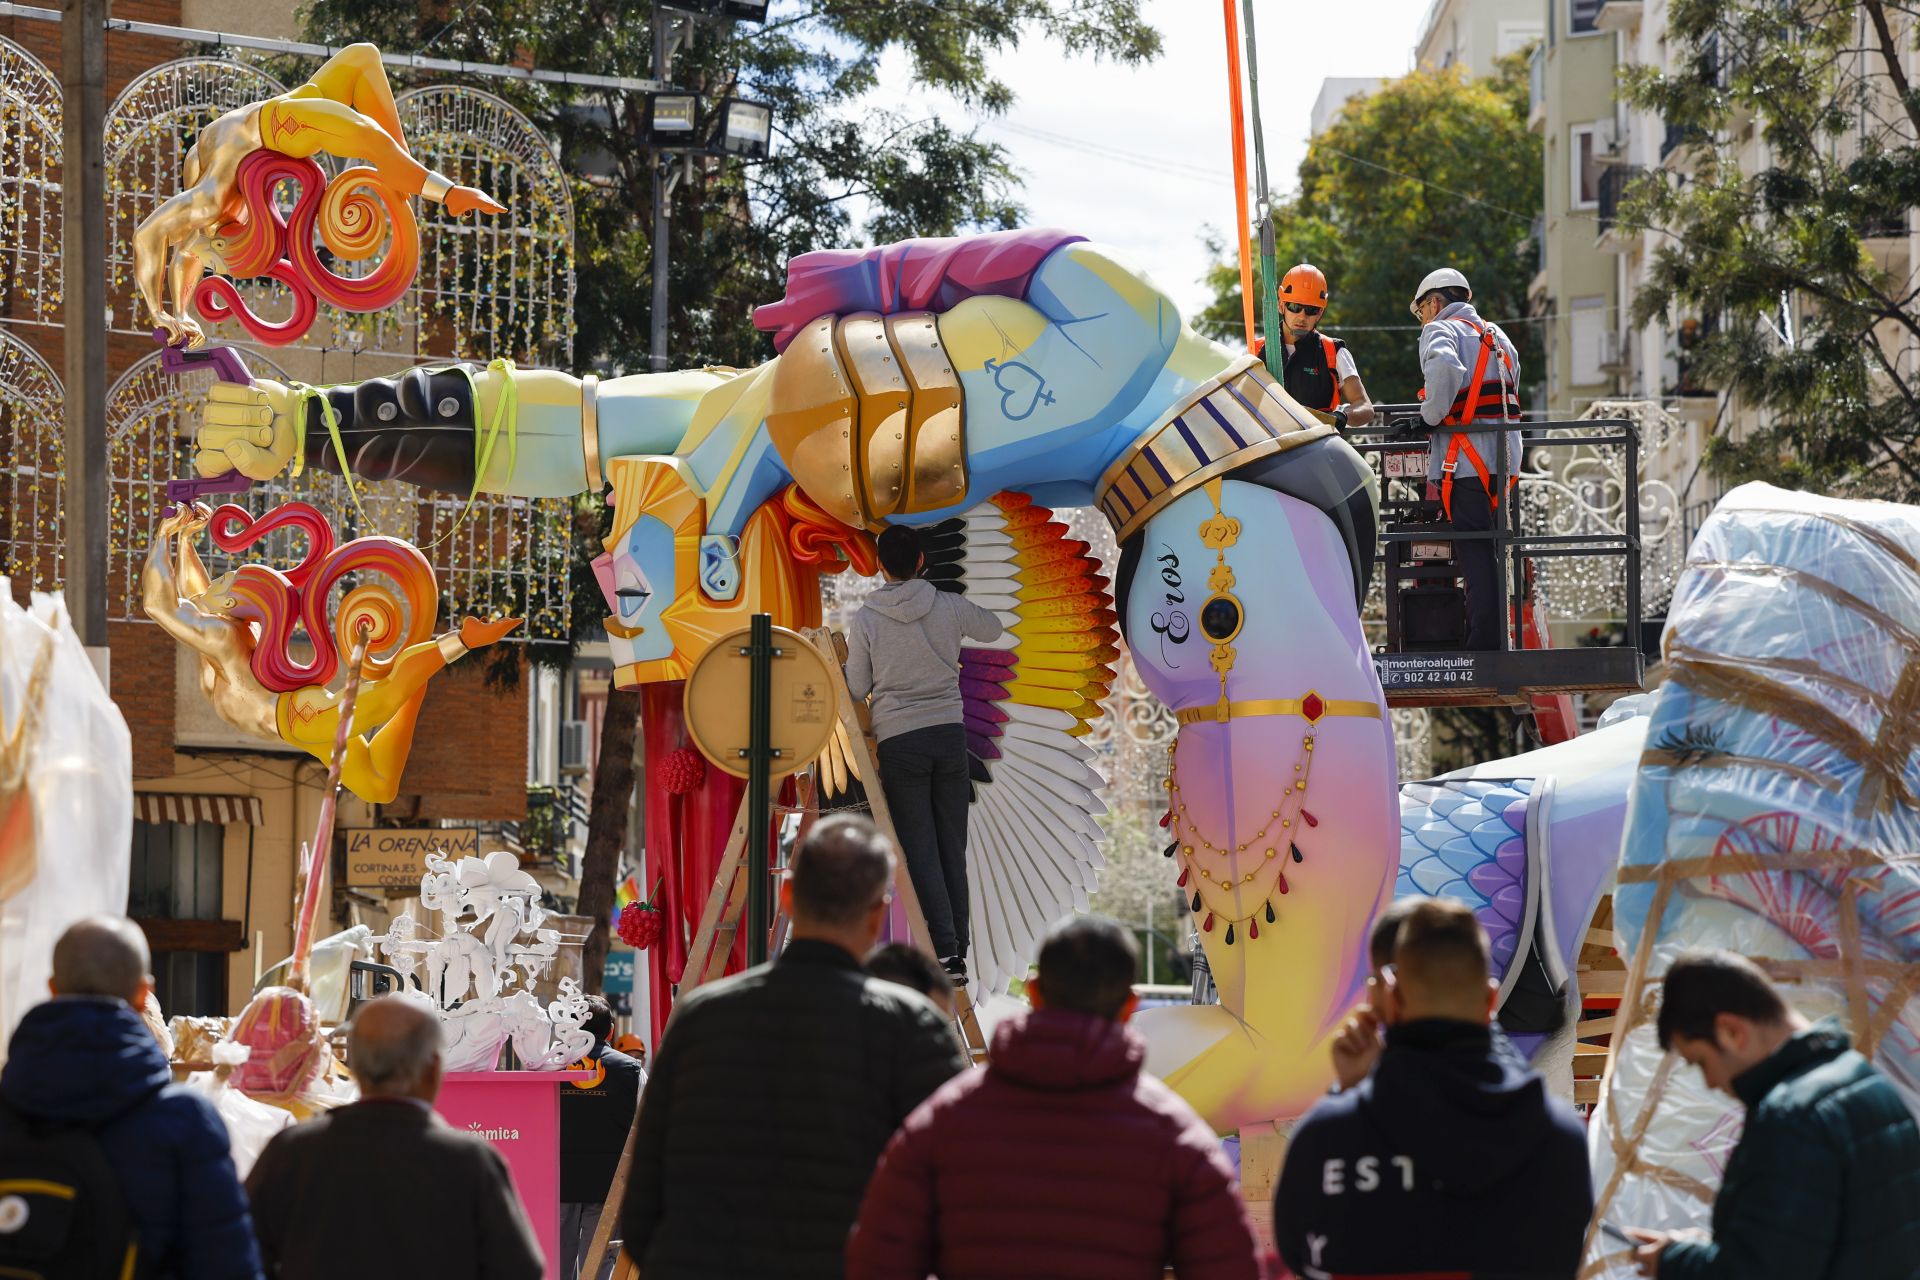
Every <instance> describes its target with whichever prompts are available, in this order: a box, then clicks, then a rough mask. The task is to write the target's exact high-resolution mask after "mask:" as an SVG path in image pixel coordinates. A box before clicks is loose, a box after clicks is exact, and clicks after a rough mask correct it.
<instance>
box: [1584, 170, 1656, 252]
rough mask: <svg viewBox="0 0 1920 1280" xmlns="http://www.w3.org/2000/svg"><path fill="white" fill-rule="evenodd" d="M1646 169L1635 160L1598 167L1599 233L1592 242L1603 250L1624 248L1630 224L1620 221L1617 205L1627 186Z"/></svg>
mask: <svg viewBox="0 0 1920 1280" xmlns="http://www.w3.org/2000/svg"><path fill="white" fill-rule="evenodd" d="M1645 172H1646V170H1645V169H1643V168H1641V167H1640V166H1639V165H1637V164H1616V165H1610V166H1608V167H1607V168H1606V169H1604V170H1602V171H1601V174H1600V193H1599V194H1600V202H1599V206H1598V208H1597V209H1596V211H1595V213H1596V221H1597V223H1598V226H1599V235H1598V237H1597V238H1596V240H1595V245H1596V247H1597V248H1599V249H1601V250H1602V251H1604V252H1607V253H1620V252H1622V251H1623V250H1625V249H1626V247H1627V241H1628V239H1629V238H1630V235H1631V228H1628V227H1625V226H1623V225H1622V224H1621V222H1620V205H1621V202H1622V200H1624V199H1625V197H1626V195H1627V192H1628V190H1629V188H1631V187H1632V186H1633V184H1634V182H1635V181H1636V180H1637V179H1638V178H1639V177H1640V176H1641V175H1642V174H1644V173H1645Z"/></svg>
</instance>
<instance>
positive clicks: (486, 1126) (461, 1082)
mask: <svg viewBox="0 0 1920 1280" xmlns="http://www.w3.org/2000/svg"><path fill="white" fill-rule="evenodd" d="M591 1079H593V1075H592V1073H591V1072H586V1071H450V1072H448V1073H447V1076H446V1079H445V1081H444V1082H443V1083H442V1084H441V1086H440V1100H439V1101H438V1102H436V1103H435V1104H434V1109H435V1110H436V1111H438V1112H439V1113H440V1118H441V1119H443V1120H445V1121H446V1122H447V1123H448V1124H450V1125H452V1126H453V1127H454V1128H456V1129H459V1130H460V1131H461V1132H463V1133H473V1134H478V1135H479V1136H481V1137H483V1138H485V1139H486V1140H487V1141H488V1142H490V1143H492V1144H493V1146H494V1148H495V1149H496V1150H498V1151H499V1152H500V1154H501V1155H503V1156H505V1157H506V1160H507V1167H508V1168H509V1169H511V1170H513V1184H514V1188H515V1189H516V1190H517V1191H519V1193H520V1203H521V1205H522V1206H523V1207H524V1208H525V1209H526V1211H527V1217H528V1218H529V1219H530V1220H531V1221H532V1222H533V1231H534V1234H535V1235H536V1236H538V1237H539V1238H540V1249H541V1252H543V1253H545V1254H546V1257H547V1275H548V1276H549V1277H552V1276H557V1275H559V1274H560V1090H561V1089H562V1088H564V1087H565V1086H567V1085H568V1084H571V1083H572V1082H573V1081H575V1080H591Z"/></svg>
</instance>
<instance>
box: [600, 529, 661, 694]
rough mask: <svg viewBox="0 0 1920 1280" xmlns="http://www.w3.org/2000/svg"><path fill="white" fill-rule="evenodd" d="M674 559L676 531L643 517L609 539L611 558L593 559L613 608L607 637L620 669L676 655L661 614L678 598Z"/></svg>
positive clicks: (616, 664)
mask: <svg viewBox="0 0 1920 1280" xmlns="http://www.w3.org/2000/svg"><path fill="white" fill-rule="evenodd" d="M674 559H675V549H674V531H673V530H672V529H670V528H668V527H667V526H666V525H665V524H664V523H662V522H661V521H660V520H659V519H658V518H657V517H655V516H652V515H643V516H641V517H639V518H638V519H637V520H635V521H634V522H633V525H632V527H631V528H629V529H627V530H626V531H625V532H624V533H617V534H615V535H614V536H613V537H612V538H610V539H608V541H607V552H606V554H605V555H603V556H601V557H600V558H599V559H597V560H595V561H594V566H593V567H594V574H595V576H596V577H598V578H599V580H600V590H601V592H602V594H604V595H605V596H606V598H607V604H608V606H609V607H610V609H611V610H612V612H611V614H610V615H609V616H608V618H607V636H608V639H609V641H610V643H611V645H612V648H613V661H614V665H615V666H626V665H627V664H628V663H633V662H648V661H655V660H658V659H660V658H664V657H666V656H667V655H668V654H670V653H671V652H672V651H673V641H672V639H671V638H670V637H669V636H668V635H667V629H666V626H665V625H664V623H663V622H662V620H661V614H662V613H663V612H664V611H665V609H666V607H667V605H669V604H671V603H672V602H673V598H674V585H675V582H676V581H677V575H676V574H675V572H674V569H675V564H674Z"/></svg>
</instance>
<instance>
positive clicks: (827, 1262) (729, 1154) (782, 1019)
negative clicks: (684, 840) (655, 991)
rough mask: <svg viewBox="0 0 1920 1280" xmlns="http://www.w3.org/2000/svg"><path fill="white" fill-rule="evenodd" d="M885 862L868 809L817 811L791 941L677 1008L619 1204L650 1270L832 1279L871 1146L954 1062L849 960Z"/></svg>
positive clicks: (930, 1028)
mask: <svg viewBox="0 0 1920 1280" xmlns="http://www.w3.org/2000/svg"><path fill="white" fill-rule="evenodd" d="M893 874H894V855H893V851H892V849H891V848H890V847H889V845H888V842H887V840H886V839H885V837H883V836H881V835H880V833H879V832H878V831H877V830H876V829H875V828H874V826H873V824H872V823H871V822H868V821H867V820H865V819H864V818H854V817H834V818H828V819H826V820H825V821H823V822H821V823H819V824H818V825H816V826H815V827H814V828H813V829H812V830H811V831H810V832H808V834H807V838H806V839H805V840H803V841H802V842H801V844H800V847H799V848H798V849H797V850H795V852H794V855H793V866H792V870H791V873H790V876H789V879H788V881H787V883H786V884H784V885H782V886H781V898H782V901H783V904H784V905H785V906H786V907H787V909H788V910H789V911H790V912H791V916H792V921H793V927H792V941H791V942H789V943H788V944H787V948H786V950H785V951H783V952H782V953H781V954H780V956H779V958H778V959H776V960H775V961H774V962H773V963H771V964H766V965H761V966H759V967H757V968H753V969H749V970H747V972H745V973H742V974H739V975H737V976H735V977H732V978H726V979H723V980H721V981H719V982H716V983H713V984H712V985H710V986H706V987H702V988H701V989H700V990H698V991H695V992H694V993H693V994H692V995H690V996H688V997H687V998H686V999H685V1000H682V1001H681V1002H680V1004H679V1007H678V1008H676V1009H675V1010H674V1012H673V1019H672V1021H671V1022H669V1023H668V1025H667V1030H666V1033H665V1035H664V1036H663V1037H662V1040H661V1043H660V1044H659V1046H658V1048H657V1050H656V1052H655V1053H654V1058H653V1072H652V1075H651V1076H650V1077H649V1079H648V1081H647V1088H646V1092H645V1093H644V1094H643V1095H642V1097H641V1099H640V1120H639V1128H638V1132H637V1135H636V1137H635V1140H634V1148H633V1164H632V1166H631V1169H630V1172H629V1175H628V1181H627V1196H626V1200H625V1202H624V1203H623V1204H622V1206H621V1214H620V1226H621V1228H622V1232H623V1234H622V1238H623V1239H624V1240H625V1242H626V1249H627V1251H628V1253H630V1254H631V1255H632V1256H633V1257H634V1258H635V1259H636V1260H637V1261H638V1262H639V1264H640V1273H641V1274H642V1275H644V1276H645V1277H646V1280H683V1278H685V1277H700V1278H701V1280H714V1278H720V1277H739V1278H740V1280H811V1278H813V1277H821V1278H822V1280H828V1278H831V1280H839V1277H840V1276H841V1274H842V1267H843V1257H844V1251H845V1249H846V1243H847V1232H848V1231H849V1229H850V1228H851V1227H852V1226H853V1220H854V1218H855V1216H856V1215H857V1214H858V1212H859V1209H860V1197H861V1195H862V1194H863V1193H864V1192H865V1190H866V1186H867V1179H868V1178H869V1177H870V1176H871V1175H872V1173H873V1168H874V1165H875V1164H876V1163H878V1161H879V1158H880V1152H881V1149H882V1148H883V1147H885V1146H886V1144H887V1140H888V1139H889V1138H891V1137H892V1136H893V1132H894V1130H895V1129H897V1128H898V1127H899V1126H900V1122H901V1121H902V1120H904V1119H906V1117H907V1114H908V1113H909V1112H911V1111H912V1110H913V1109H914V1108H915V1107H917V1106H918V1105H920V1103H921V1101H922V1100H923V1099H925V1098H926V1096H927V1095H928V1094H930V1093H932V1092H933V1091H934V1089H936V1088H938V1087H939V1086H940V1085H941V1084H943V1083H945V1082H946V1081H947V1080H948V1079H950V1078H952V1077H953V1076H954V1075H955V1074H956V1073H958V1072H959V1071H960V1070H961V1069H962V1068H963V1067H964V1066H965V1065H966V1063H965V1059H964V1058H963V1057H962V1056H961V1052H960V1046H959V1043H958V1041H956V1040H955V1038H954V1036H953V1034H952V1032H951V1031H949V1030H948V1028H947V1024H946V1021H945V1019H943V1018H942V1017H941V1016H940V1015H939V1013H937V1012H936V1011H935V1010H934V1007H933V1006H932V1005H931V1004H929V1003H928V1002H927V1000H926V999H925V998H924V997H922V996H920V995H918V994H916V993H914V992H912V991H908V990H906V989H905V988H904V987H899V986H895V985H894V984H892V983H890V982H882V981H880V980H879V979H877V978H874V977H872V976H870V975H869V974H868V973H867V972H866V971H865V970H864V969H862V968H861V967H860V957H861V956H863V955H865V954H866V953H867V952H868V951H869V950H871V949H872V947H873V944H874V941H875V940H876V939H877V938H878V937H879V936H880V927H881V924H882V922H883V921H884V920H885V918H886V912H887V903H888V902H889V901H890V897H891V895H890V893H889V886H890V885H891V883H892V880H893Z"/></svg>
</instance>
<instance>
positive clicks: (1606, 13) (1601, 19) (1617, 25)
mask: <svg viewBox="0 0 1920 1280" xmlns="http://www.w3.org/2000/svg"><path fill="white" fill-rule="evenodd" d="M1645 7H1646V6H1645V5H1644V4H1643V3H1642V0H1606V3H1605V4H1603V5H1601V6H1600V10H1599V12H1597V13H1595V14H1594V15H1593V26H1594V29H1595V30H1596V31H1632V30H1633V29H1635V28H1636V27H1638V26H1639V25H1640V11H1641V10H1642V9H1644V8H1645Z"/></svg>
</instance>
